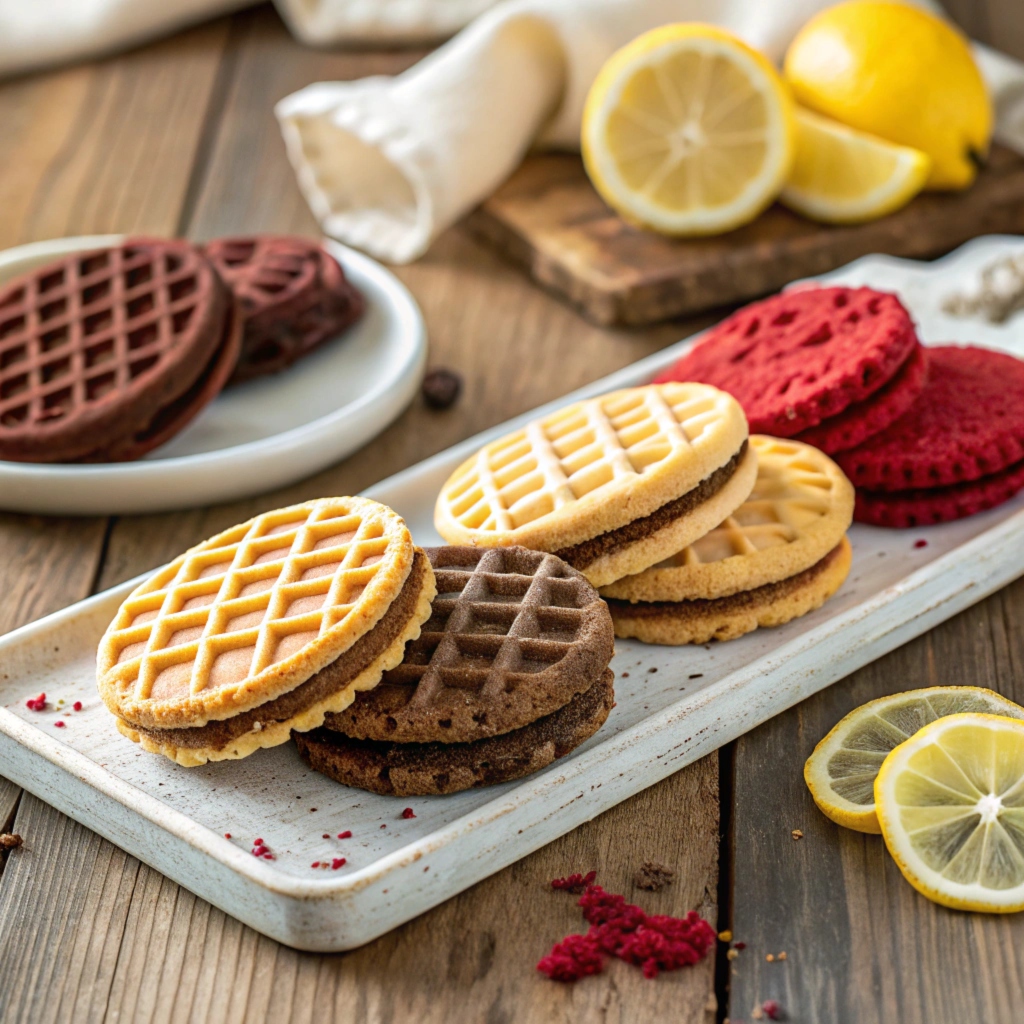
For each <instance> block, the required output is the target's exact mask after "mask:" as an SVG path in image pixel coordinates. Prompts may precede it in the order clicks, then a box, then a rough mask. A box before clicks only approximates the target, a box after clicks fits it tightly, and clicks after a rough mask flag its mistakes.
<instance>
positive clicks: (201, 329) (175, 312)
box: [0, 239, 240, 462]
mask: <svg viewBox="0 0 1024 1024" xmlns="http://www.w3.org/2000/svg"><path fill="white" fill-rule="evenodd" d="M239 347H240V321H239V320H238V318H237V317H236V316H235V315H234V300H233V298H232V296H231V293H230V292H229V291H228V289H227V288H226V287H225V285H224V283H223V282H222V281H221V279H220V277H219V276H218V274H217V272H216V271H215V270H214V268H213V266H212V264H211V263H210V261H209V260H207V259H206V258H205V257H204V256H203V255H202V253H200V252H199V251H198V250H197V249H195V248H194V247H193V246H191V245H189V244H188V243H187V242H180V241H162V240H156V239H130V240H128V241H126V242H124V243H122V244H121V245H118V246H115V247H113V248H110V249H103V250H98V251H95V252H89V253H80V254H76V255H72V256H67V257H65V258H64V259H61V260H58V261H56V262H54V263H51V264H48V265H46V266H44V267H41V268H39V269H37V270H33V271H31V272H29V273H27V274H24V275H22V276H21V277H19V278H17V279H15V280H14V281H11V282H8V283H7V284H6V285H5V286H4V287H3V288H2V289H0V458H4V459H13V460H16V461H25V462H71V461H78V460H83V459H85V460H92V461H96V460H100V459H124V458H136V457H138V456H139V455H141V454H144V453H145V452H146V451H149V450H150V449H151V448H154V447H156V445H158V444H161V443H163V441H165V440H167V439H168V438H169V437H170V436H172V435H173V434H174V433H176V432H177V431H178V430H180V429H181V428H182V427H184V426H185V424H186V423H188V422H189V420H191V419H192V417H193V416H195V415H196V413H198V412H199V411H200V410H201V409H202V408H203V407H204V406H205V405H206V404H207V403H208V402H209V401H211V400H212V399H213V397H214V396H215V395H216V393H217V391H218V390H219V388H220V384H221V383H222V382H223V380H224V379H225V378H226V376H227V373H228V370H229V367H230V366H231V365H232V364H233V363H234V362H235V361H236V360H237V357H238V352H239Z"/></svg>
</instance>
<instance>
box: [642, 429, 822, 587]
mask: <svg viewBox="0 0 1024 1024" xmlns="http://www.w3.org/2000/svg"><path fill="white" fill-rule="evenodd" d="M750 445H751V447H752V448H753V449H754V451H755V452H756V454H757V483H755V484H754V490H753V491H752V492H751V494H750V497H749V498H747V500H746V501H745V502H744V503H743V504H742V505H741V506H740V507H739V508H738V509H737V510H736V511H735V512H734V513H733V514H732V515H731V516H729V518H728V519H726V520H725V522H724V523H722V525H721V526H719V527H717V528H716V529H714V530H712V531H711V532H710V533H708V534H706V535H705V536H704V537H702V538H701V539H700V540H698V541H697V542H696V543H695V544H691V545H690V547H688V548H685V549H684V550H683V551H680V552H679V553H678V554H676V555H673V556H672V557H671V558H668V559H666V560H665V561H664V562H661V563H659V565H657V566H656V567H655V568H659V569H662V568H673V567H675V566H680V565H701V564H706V563H708V562H718V561H721V560H722V559H725V558H731V557H732V556H733V555H749V554H753V553H755V552H758V551H764V550H766V549H768V548H774V547H780V546H783V545H786V544H792V543H794V542H795V541H797V540H799V539H800V537H801V536H803V535H805V534H806V533H807V530H808V528H809V527H810V526H811V525H812V524H813V523H815V522H817V521H818V520H820V519H822V518H823V517H824V516H826V515H828V514H829V513H830V512H832V511H833V509H834V505H835V499H834V495H835V489H836V475H835V469H834V466H832V465H831V463H830V462H829V461H828V460H826V459H825V458H824V457H823V456H821V455H820V454H819V453H818V452H817V450H816V449H814V448H811V447H810V446H808V445H805V444H800V443H799V442H793V441H785V440H782V439H781V438H777V437H767V436H765V435H762V434H754V435H753V436H752V437H751V438H750Z"/></svg>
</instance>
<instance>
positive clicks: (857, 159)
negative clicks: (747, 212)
mask: <svg viewBox="0 0 1024 1024" xmlns="http://www.w3.org/2000/svg"><path fill="white" fill-rule="evenodd" d="M931 167H932V160H931V157H930V156H928V154H927V153H922V152H921V150H919V149H912V148H911V147H910V146H897V145H896V144H895V143H893V142H886V141H885V140H884V139H880V138H878V137H877V136H875V135H869V134H868V133H867V132H859V131H857V130H856V129H854V128H847V127H846V125H842V124H840V123H839V122H838V121H833V120H831V119H830V118H827V117H822V116H821V115H820V114H812V113H811V112H810V111H809V110H802V109H800V108H799V107H798V108H797V109H796V155H795V157H794V159H793V169H792V171H790V175H789V180H788V181H787V182H786V187H785V188H784V189H783V190H782V195H781V196H780V197H779V198H780V200H781V201H782V202H783V203H784V204H785V205H786V206H788V207H789V208H790V209H791V210H795V211H796V212H797V213H801V214H803V215H804V216H805V217H810V218H811V219H812V220H818V221H824V222H825V223H826V224H856V223H859V222H860V221H866V220H873V219H874V218H876V217H883V216H885V214H887V213H892V212H893V211H894V210H898V209H899V208H900V207H901V206H904V205H906V204H907V203H908V202H909V201H910V200H911V199H913V198H914V196H916V195H917V193H918V192H920V191H921V189H922V188H924V186H925V183H926V182H927V180H928V175H929V173H930V172H931Z"/></svg>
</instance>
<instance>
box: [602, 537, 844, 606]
mask: <svg viewBox="0 0 1024 1024" xmlns="http://www.w3.org/2000/svg"><path fill="white" fill-rule="evenodd" d="M842 548H843V543H842V541H840V542H839V543H838V544H837V545H836V546H835V547H834V548H833V549H832V550H831V551H830V552H829V553H828V554H827V555H826V556H825V557H824V558H822V559H821V560H820V561H818V562H815V563H814V565H812V566H811V567H810V568H809V569H804V571H803V572H798V573H797V574H796V575H795V576H787V577H786V578H785V579H784V580H778V581H777V582H775V583H766V584H765V585H764V586H763V587H755V588H754V589H753V590H741V591H740V592H739V593H737V594H730V595H729V596H728V597H715V598H695V599H694V600H692V601H636V602H632V601H621V600H618V599H616V598H606V600H607V601H608V607H609V608H611V610H612V614H613V615H615V614H618V615H621V616H622V617H623V618H627V619H645V618H656V617H659V616H663V615H671V616H672V617H673V618H679V619H686V618H691V617H693V616H695V615H706V614H707V613H708V612H721V613H729V612H738V611H743V610H744V609H746V608H750V607H752V606H754V605H762V604H765V603H770V602H772V601H778V600H781V599H782V598H784V597H788V596H789V595H790V594H792V593H795V592H796V591H798V590H800V589H801V588H803V587H805V586H806V585H807V584H808V583H810V582H811V581H812V580H813V579H815V578H816V577H818V576H820V575H821V574H822V573H823V572H824V571H825V570H826V569H827V568H828V567H829V566H830V565H831V564H832V563H833V562H834V561H835V560H836V559H837V558H838V557H839V554H840V552H841V551H842Z"/></svg>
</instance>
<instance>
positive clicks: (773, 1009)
mask: <svg viewBox="0 0 1024 1024" xmlns="http://www.w3.org/2000/svg"><path fill="white" fill-rule="evenodd" d="M761 1009H762V1011H764V1015H765V1016H766V1017H767V1018H768V1019H769V1020H779V1019H780V1018H781V1017H782V1007H781V1006H780V1005H779V1001H778V999H766V1000H765V1001H764V1002H763V1003H762V1004H761Z"/></svg>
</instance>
